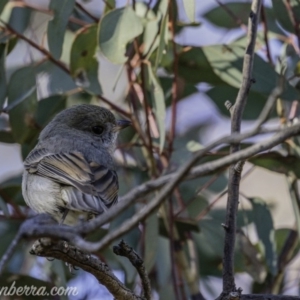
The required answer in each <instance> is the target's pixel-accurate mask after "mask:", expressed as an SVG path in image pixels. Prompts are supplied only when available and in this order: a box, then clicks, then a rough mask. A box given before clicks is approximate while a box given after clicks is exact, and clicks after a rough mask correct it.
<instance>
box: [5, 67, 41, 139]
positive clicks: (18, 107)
mask: <svg viewBox="0 0 300 300" xmlns="http://www.w3.org/2000/svg"><path fill="white" fill-rule="evenodd" d="M36 109H37V95H36V82H35V70H34V67H33V66H28V67H23V68H21V69H19V70H17V71H16V72H15V73H14V74H13V75H12V76H11V79H10V82H9V85H8V106H7V110H8V112H9V119H10V124H11V128H12V133H13V136H14V138H15V140H16V141H17V142H18V143H24V142H26V141H29V140H30V139H31V138H32V137H33V136H34V135H36V132H37V128H36V124H35V122H34V115H35V111H36Z"/></svg>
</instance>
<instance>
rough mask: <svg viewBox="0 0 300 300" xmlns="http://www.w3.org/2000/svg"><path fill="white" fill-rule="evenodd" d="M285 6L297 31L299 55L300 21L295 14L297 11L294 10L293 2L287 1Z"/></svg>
mask: <svg viewBox="0 0 300 300" xmlns="http://www.w3.org/2000/svg"><path fill="white" fill-rule="evenodd" d="M284 4H285V6H286V8H287V11H288V14H289V17H290V20H291V22H292V24H293V26H294V30H295V35H296V37H297V40H298V51H297V52H298V54H299V51H300V26H299V25H300V22H299V21H298V17H299V16H297V15H296V13H295V10H294V9H293V7H292V5H291V1H290V0H287V1H284Z"/></svg>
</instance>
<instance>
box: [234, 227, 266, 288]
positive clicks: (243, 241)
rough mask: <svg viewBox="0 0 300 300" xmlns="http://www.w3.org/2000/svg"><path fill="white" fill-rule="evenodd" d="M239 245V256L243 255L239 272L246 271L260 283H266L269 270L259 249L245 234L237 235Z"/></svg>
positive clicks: (239, 233)
mask: <svg viewBox="0 0 300 300" xmlns="http://www.w3.org/2000/svg"><path fill="white" fill-rule="evenodd" d="M237 245H238V252H237V255H239V254H242V255H243V260H242V265H241V264H239V265H238V266H237V267H238V270H237V271H240V272H244V271H246V272H247V273H249V274H250V275H251V276H252V277H253V279H254V280H255V281H256V282H258V283H263V282H265V280H266V276H267V270H266V266H265V264H264V263H263V258H262V255H261V252H260V251H259V249H258V247H255V246H254V245H253V244H252V243H251V241H250V239H249V238H248V237H247V236H246V235H245V234H244V233H243V232H238V234H237Z"/></svg>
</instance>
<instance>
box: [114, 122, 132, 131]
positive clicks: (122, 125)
mask: <svg viewBox="0 0 300 300" xmlns="http://www.w3.org/2000/svg"><path fill="white" fill-rule="evenodd" d="M130 125H131V122H130V121H127V120H117V126H116V127H115V129H114V131H119V130H121V129H124V128H126V127H128V126H130Z"/></svg>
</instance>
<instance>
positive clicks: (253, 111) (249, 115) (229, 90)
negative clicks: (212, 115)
mask: <svg viewBox="0 0 300 300" xmlns="http://www.w3.org/2000/svg"><path fill="white" fill-rule="evenodd" d="M238 91H239V89H238V88H236V87H232V86H230V85H225V84H224V85H218V86H215V87H213V88H211V89H210V90H208V91H207V92H206V95H207V96H209V97H210V98H211V99H212V100H213V102H214V103H215V104H216V105H217V106H218V108H219V110H220V111H221V113H223V114H224V115H226V116H229V111H228V109H227V108H226V107H225V105H224V103H225V101H226V100H229V101H230V102H231V103H234V102H235V99H236V96H237V94H238ZM266 101H267V97H266V96H264V95H262V94H260V93H258V92H255V91H252V90H250V92H249V95H248V101H247V103H246V108H245V110H244V113H243V118H244V119H248V120H249V119H250V120H253V119H257V117H258V116H259V114H260V113H261V111H262V109H263V107H264V106H265V103H266Z"/></svg>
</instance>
